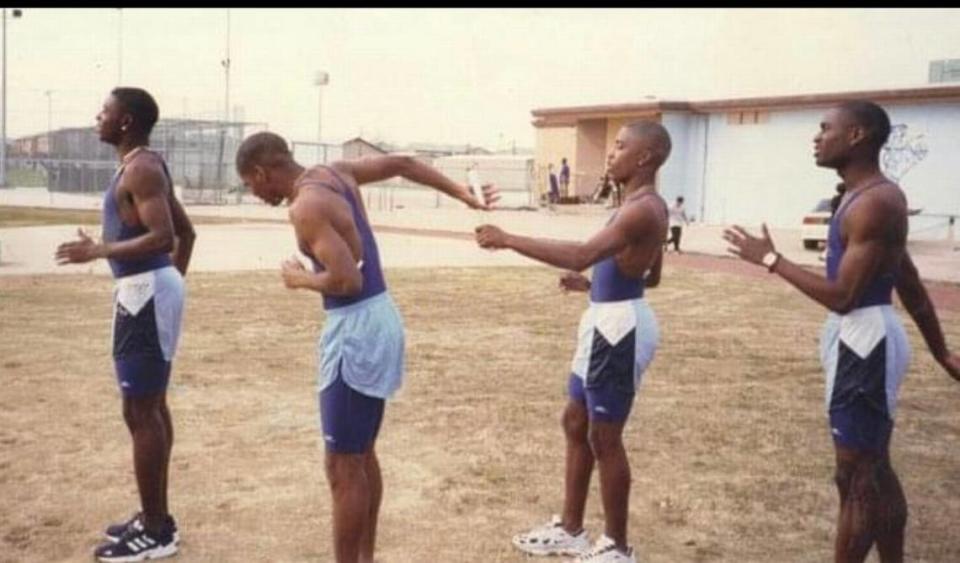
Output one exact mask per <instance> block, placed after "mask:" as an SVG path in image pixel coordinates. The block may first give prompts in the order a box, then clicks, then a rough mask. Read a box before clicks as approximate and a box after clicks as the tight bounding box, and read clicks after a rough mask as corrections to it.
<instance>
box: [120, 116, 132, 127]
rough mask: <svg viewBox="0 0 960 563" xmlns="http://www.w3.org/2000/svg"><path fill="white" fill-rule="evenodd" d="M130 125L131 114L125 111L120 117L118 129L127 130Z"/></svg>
mask: <svg viewBox="0 0 960 563" xmlns="http://www.w3.org/2000/svg"><path fill="white" fill-rule="evenodd" d="M131 127H133V116H132V115H130V114H129V113H126V114H124V115H123V117H121V118H120V130H121V131H127V130H128V129H130V128H131Z"/></svg>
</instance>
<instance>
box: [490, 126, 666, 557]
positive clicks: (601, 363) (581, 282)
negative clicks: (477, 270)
mask: <svg viewBox="0 0 960 563" xmlns="http://www.w3.org/2000/svg"><path fill="white" fill-rule="evenodd" d="M670 147H671V143H670V135H669V134H668V133H667V130H666V129H664V127H663V126H662V125H660V124H659V123H655V122H649V121H640V122H636V123H631V124H628V125H626V126H624V127H623V128H621V129H620V131H619V132H618V133H617V137H616V139H615V140H614V144H613V148H612V150H611V151H610V154H609V155H608V157H607V173H608V174H609V175H610V177H611V178H612V179H613V180H614V181H615V182H617V183H618V184H621V185H622V186H623V191H622V193H623V205H622V206H621V207H620V209H618V210H617V211H616V212H615V213H614V215H613V216H612V217H611V218H610V221H609V222H608V223H607V225H606V227H604V228H603V229H602V230H600V232H598V233H597V234H596V235H594V236H593V237H592V238H591V239H589V240H588V241H586V242H583V243H578V242H563V241H551V240H545V239H536V238H530V237H525V236H519V235H515V234H510V233H506V232H504V231H502V230H501V229H499V228H497V227H494V226H492V225H483V226H480V227H477V242H478V243H479V244H480V246H482V247H484V248H489V249H500V248H509V249H512V250H514V251H516V252H519V253H520V254H523V255H524V256H527V257H530V258H533V259H534V260H539V261H541V262H544V263H547V264H550V265H552V266H557V267H559V268H565V269H567V270H570V271H569V272H567V273H566V274H564V275H563V276H562V277H561V278H560V286H561V287H562V288H563V289H564V290H573V291H589V292H590V306H589V307H588V308H587V310H586V311H585V312H584V314H583V317H582V318H581V320H580V328H579V331H578V332H579V335H578V336H579V338H578V343H577V350H576V353H575V354H574V358H573V363H572V366H571V371H572V374H571V375H570V378H569V381H568V391H569V395H570V400H569V401H568V403H567V406H566V409H565V410H564V413H563V430H564V434H565V436H566V442H567V457H566V484H565V485H566V486H565V489H564V503H563V516H561V517H556V516H555V517H554V518H553V521H551V522H549V523H547V524H545V525H543V526H539V527H537V528H535V529H533V530H531V531H530V532H527V533H524V534H520V535H518V536H516V537H514V538H513V544H514V545H515V546H516V547H517V548H518V549H520V550H522V551H525V552H527V553H531V554H534V555H555V554H559V555H578V556H580V558H581V559H578V561H579V560H582V561H590V562H594V563H603V562H632V561H635V557H634V555H633V548H632V547H629V546H628V544H627V515H628V507H629V498H630V465H629V463H628V461H627V456H626V451H625V450H624V447H623V427H624V425H625V424H626V421H627V417H628V415H629V414H630V408H631V406H632V405H633V399H634V396H635V394H636V389H637V388H638V387H639V385H640V382H641V379H642V376H643V373H644V371H645V370H646V368H647V366H649V364H650V362H651V361H652V360H653V356H654V352H655V351H656V347H657V342H658V340H659V329H658V327H657V320H656V317H654V315H653V311H652V310H651V309H650V307H649V305H647V302H646V301H645V300H644V299H643V290H644V287H656V286H657V285H658V284H659V281H660V268H661V264H662V260H663V240H664V239H665V238H666V233H667V206H666V203H665V202H664V201H663V199H662V198H661V197H660V196H659V195H658V194H657V189H656V174H657V170H659V169H660V167H661V166H662V165H663V163H664V162H666V160H667V157H669V155H670ZM590 266H593V280H592V281H591V280H588V279H587V278H585V277H584V276H583V275H581V274H580V273H579V272H581V271H583V270H585V269H587V268H589V267H590ZM594 462H596V465H597V466H598V468H599V471H600V494H601V497H602V500H603V513H604V519H605V533H604V534H603V535H602V536H601V537H600V538H599V539H598V541H597V542H596V543H595V544H593V546H592V547H591V545H590V542H589V540H588V539H587V532H586V530H585V529H584V528H583V512H584V506H585V504H586V500H587V491H588V488H589V485H590V476H591V474H592V473H593V466H594Z"/></svg>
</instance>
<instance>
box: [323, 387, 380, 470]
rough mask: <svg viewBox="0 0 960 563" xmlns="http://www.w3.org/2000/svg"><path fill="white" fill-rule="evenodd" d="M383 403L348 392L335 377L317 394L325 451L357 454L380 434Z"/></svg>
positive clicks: (364, 449)
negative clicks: (318, 395) (318, 396)
mask: <svg viewBox="0 0 960 563" xmlns="http://www.w3.org/2000/svg"><path fill="white" fill-rule="evenodd" d="M385 403H386V401H384V400H383V399H378V398H376V397H371V396H369V395H364V394H363V393H360V392H358V391H355V390H353V389H351V388H350V387H349V386H348V385H347V384H346V383H344V382H343V378H342V377H338V378H337V379H336V380H334V382H333V383H331V384H330V385H328V386H327V387H326V388H325V389H324V390H323V391H321V392H320V424H321V426H322V428H323V441H324V443H325V444H326V448H327V451H330V452H334V453H340V454H361V453H364V452H366V451H367V450H369V449H370V446H372V445H373V442H374V441H375V440H376V439H377V434H379V433H380V424H381V423H382V422H383V411H384V407H385Z"/></svg>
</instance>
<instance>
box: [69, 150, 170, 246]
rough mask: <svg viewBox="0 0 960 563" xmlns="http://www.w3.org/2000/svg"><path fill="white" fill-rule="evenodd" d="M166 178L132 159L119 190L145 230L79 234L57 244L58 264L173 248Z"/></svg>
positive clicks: (153, 167) (145, 164) (156, 170)
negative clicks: (105, 237)
mask: <svg viewBox="0 0 960 563" xmlns="http://www.w3.org/2000/svg"><path fill="white" fill-rule="evenodd" d="M167 189H168V188H167V178H166V176H165V175H164V174H163V172H162V171H160V170H159V169H157V167H156V166H151V165H150V164H147V163H134V164H131V165H130V166H128V167H127V169H126V170H125V171H124V174H123V178H122V179H121V184H120V185H119V186H117V190H118V192H120V193H126V194H130V198H131V200H132V202H133V205H134V206H135V207H136V212H137V217H139V220H140V224H141V225H142V226H143V227H144V228H145V229H146V232H145V233H143V234H142V235H140V236H138V237H134V238H131V239H128V240H123V241H114V242H100V243H96V242H94V241H93V240H92V239H91V238H89V237H87V236H85V235H82V234H81V236H80V240H78V241H73V242H66V243H63V244H61V245H60V246H59V247H58V248H57V254H56V257H57V262H58V263H59V264H69V263H74V264H79V263H84V262H89V261H91V260H95V259H97V258H114V259H118V260H129V259H136V258H142V257H145V256H151V255H154V254H160V253H164V252H170V251H171V250H173V244H174V234H173V233H174V229H173V221H172V219H171V213H170V205H169V202H168V196H167Z"/></svg>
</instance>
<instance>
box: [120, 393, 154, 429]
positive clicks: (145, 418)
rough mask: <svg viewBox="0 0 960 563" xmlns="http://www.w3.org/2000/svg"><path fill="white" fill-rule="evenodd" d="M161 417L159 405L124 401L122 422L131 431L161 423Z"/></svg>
mask: <svg viewBox="0 0 960 563" xmlns="http://www.w3.org/2000/svg"><path fill="white" fill-rule="evenodd" d="M161 416H162V413H161V410H160V405H159V404H158V403H157V402H156V401H151V400H142V399H126V400H124V402H123V420H124V421H125V422H126V423H127V427H128V428H130V429H131V430H133V429H136V428H143V427H145V426H149V425H151V424H154V423H156V422H158V421H161V420H162V419H161V418H160V417H161Z"/></svg>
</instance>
